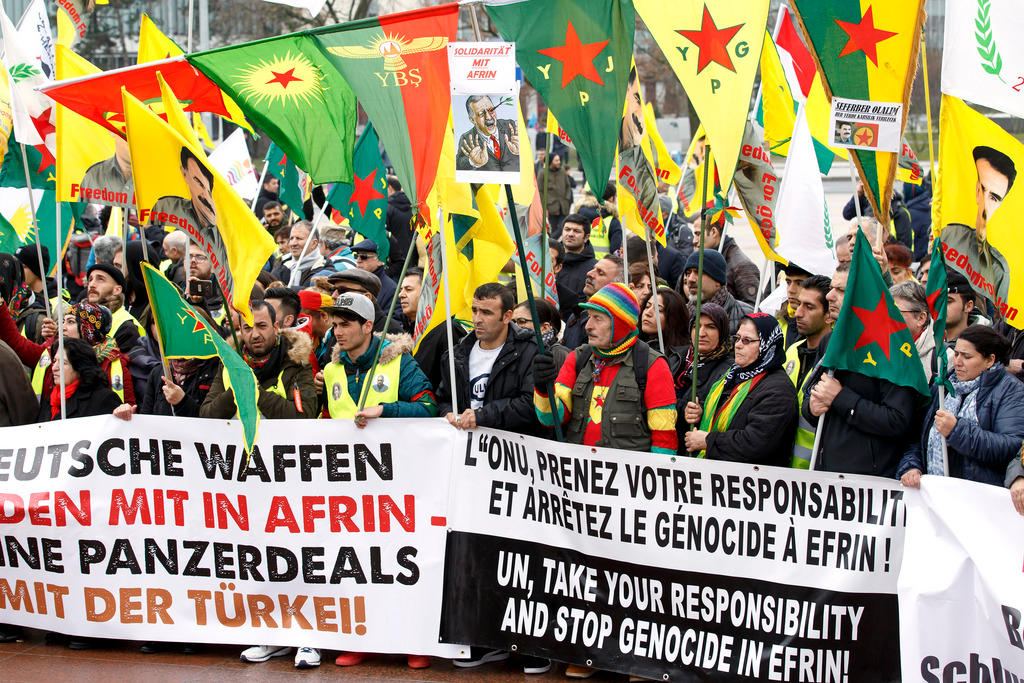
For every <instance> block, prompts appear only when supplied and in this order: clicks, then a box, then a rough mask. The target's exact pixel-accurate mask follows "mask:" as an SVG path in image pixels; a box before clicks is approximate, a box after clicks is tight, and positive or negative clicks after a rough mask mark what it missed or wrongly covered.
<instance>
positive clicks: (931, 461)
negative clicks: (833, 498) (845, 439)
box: [897, 325, 1024, 487]
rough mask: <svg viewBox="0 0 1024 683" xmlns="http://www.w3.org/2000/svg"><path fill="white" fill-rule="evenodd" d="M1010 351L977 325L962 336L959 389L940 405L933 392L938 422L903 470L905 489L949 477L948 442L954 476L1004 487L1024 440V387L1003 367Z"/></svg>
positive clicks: (955, 377)
mask: <svg viewBox="0 0 1024 683" xmlns="http://www.w3.org/2000/svg"><path fill="white" fill-rule="evenodd" d="M1009 352H1010V342H1009V341H1008V340H1007V339H1006V338H1005V337H1003V336H1002V335H1001V334H999V333H998V332H996V331H995V330H993V329H992V328H991V327H988V326H985V325H971V326H970V327H968V328H967V329H965V330H964V331H963V332H961V333H960V336H959V337H957V341H956V348H955V349H954V355H953V368H954V373H952V374H951V375H950V379H951V381H952V384H953V391H952V392H950V393H948V394H947V395H946V399H945V401H944V403H943V405H941V406H940V405H939V401H938V390H937V389H936V388H933V389H932V404H931V408H930V410H929V412H928V413H927V416H928V417H931V418H932V419H926V420H925V423H924V426H923V428H922V433H921V438H920V439H919V440H918V441H916V442H915V443H913V444H912V445H911V446H910V448H909V449H908V450H907V452H906V453H905V454H904V455H903V459H902V460H901V461H900V466H899V468H898V469H897V475H899V476H900V481H902V482H903V484H904V485H905V486H914V487H916V486H919V485H920V483H921V475H922V474H938V475H942V474H943V462H942V439H943V438H945V440H946V444H947V452H948V456H949V476H951V477H957V478H960V479H969V480H971V481H978V482H982V483H985V484H994V485H995V486H1003V481H1004V478H1005V476H1006V468H1007V465H1008V464H1009V463H1010V461H1011V460H1012V459H1013V458H1014V457H1015V456H1016V455H1017V453H1018V452H1019V451H1020V448H1021V442H1022V441H1024V384H1022V383H1021V381H1020V380H1018V379H1017V378H1016V377H1014V376H1013V375H1011V374H1010V373H1008V372H1007V371H1006V368H1005V366H1004V365H1003V363H1004V362H1006V360H1007V357H1008V355H1009ZM936 384H938V383H936Z"/></svg>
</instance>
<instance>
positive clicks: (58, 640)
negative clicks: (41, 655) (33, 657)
mask: <svg viewBox="0 0 1024 683" xmlns="http://www.w3.org/2000/svg"><path fill="white" fill-rule="evenodd" d="M43 642H45V643H46V644H47V645H67V644H68V636H67V635H66V634H64V633H57V632H56V631H47V632H46V635H45V636H44V637H43Z"/></svg>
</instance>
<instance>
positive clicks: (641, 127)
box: [618, 64, 661, 233]
mask: <svg viewBox="0 0 1024 683" xmlns="http://www.w3.org/2000/svg"><path fill="white" fill-rule="evenodd" d="M646 135H647V122H646V121H645V119H644V100H643V95H642V94H641V93H640V79H639V78H638V77H637V73H636V65H635V64H634V65H633V67H632V68H631V69H630V70H629V81H628V84H627V85H626V106H625V109H624V110H623V112H622V120H621V121H620V122H619V169H618V170H619V172H618V180H619V184H620V185H622V186H624V187H625V188H626V189H627V190H628V191H629V193H630V194H631V195H633V198H634V200H635V201H636V204H637V207H636V209H637V213H638V214H639V215H640V217H641V218H644V219H647V217H650V218H651V219H654V222H655V224H656V225H658V224H660V223H661V221H660V220H659V218H660V211H661V208H660V205H659V204H658V179H657V178H656V177H655V175H654V165H653V164H652V163H651V160H650V158H649V157H650V155H649V153H648V152H647V151H645V150H644V145H643V143H644V138H645V137H646ZM648 144H649V143H648ZM643 223H645V224H649V219H647V220H644V221H643ZM654 232H655V233H657V232H659V230H658V229H657V228H655V229H654Z"/></svg>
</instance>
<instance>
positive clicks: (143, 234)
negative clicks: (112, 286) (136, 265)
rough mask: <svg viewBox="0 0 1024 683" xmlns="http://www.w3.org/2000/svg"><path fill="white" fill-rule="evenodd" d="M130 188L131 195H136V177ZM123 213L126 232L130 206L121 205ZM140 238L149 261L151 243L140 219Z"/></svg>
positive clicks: (143, 255)
mask: <svg viewBox="0 0 1024 683" xmlns="http://www.w3.org/2000/svg"><path fill="white" fill-rule="evenodd" d="M128 189H129V190H131V196H133V197H134V196H135V179H134V178H132V181H131V182H130V183H129V184H128ZM121 213H122V215H124V221H125V232H127V231H128V207H127V206H123V207H121ZM139 239H140V240H142V258H144V259H146V262H147V263H149V244H147V243H146V230H145V227H144V226H143V225H142V221H139ZM125 253H126V254H127V253H128V252H127V251H125ZM125 267H126V268H127V261H126V265H125Z"/></svg>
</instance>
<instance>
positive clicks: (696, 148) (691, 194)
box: [677, 124, 721, 217]
mask: <svg viewBox="0 0 1024 683" xmlns="http://www.w3.org/2000/svg"><path fill="white" fill-rule="evenodd" d="M704 141H705V133H704V126H703V125H702V124H698V125H697V132H695V133H694V134H693V137H692V138H691V139H690V146H689V147H688V148H687V150H686V157H685V158H684V160H683V165H684V168H685V170H684V171H683V180H682V182H681V183H680V184H679V194H678V196H677V198H678V199H679V206H680V208H681V209H682V210H683V215H685V216H691V217H692V216H695V215H696V214H697V213H699V212H700V208H701V207H700V200H701V197H702V196H706V197H707V200H708V201H709V202H710V201H711V200H712V199H713V198H714V196H715V192H716V190H717V191H720V190H721V188H720V187H719V185H718V166H716V165H715V153H714V150H712V149H711V148H710V147H708V146H706V145H705V144H704ZM705 161H707V163H709V164H710V167H709V171H708V187H707V192H706V193H704V192H703V191H702V183H703V182H704V162H705Z"/></svg>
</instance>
